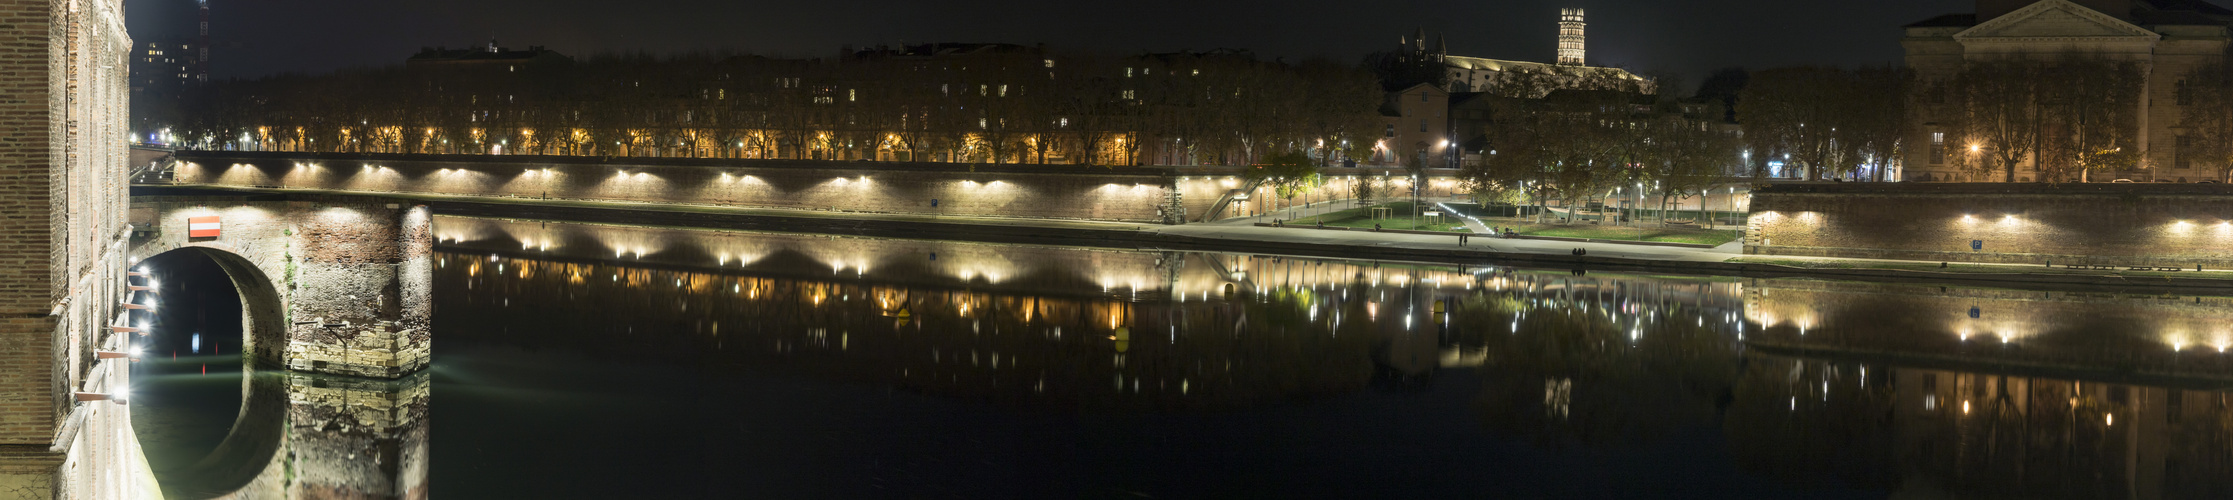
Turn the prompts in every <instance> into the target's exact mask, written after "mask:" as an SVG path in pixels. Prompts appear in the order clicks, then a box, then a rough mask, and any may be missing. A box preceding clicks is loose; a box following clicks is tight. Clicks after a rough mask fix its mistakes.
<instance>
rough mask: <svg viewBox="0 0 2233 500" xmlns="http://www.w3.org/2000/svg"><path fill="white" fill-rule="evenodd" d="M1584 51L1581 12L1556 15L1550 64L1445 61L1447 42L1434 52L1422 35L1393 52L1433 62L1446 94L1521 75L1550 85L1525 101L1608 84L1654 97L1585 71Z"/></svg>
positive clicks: (1604, 73)
mask: <svg viewBox="0 0 2233 500" xmlns="http://www.w3.org/2000/svg"><path fill="white" fill-rule="evenodd" d="M1585 49H1586V47H1585V45H1584V35H1583V23H1582V9H1562V10H1561V11H1560V14H1559V35H1558V53H1557V54H1556V56H1557V57H1556V62H1553V63H1539V62H1530V61H1507V60H1502V59H1489V58H1483V57H1467V56H1454V55H1450V46H1449V43H1448V39H1447V38H1445V37H1444V36H1443V35H1441V34H1436V35H1435V40H1434V48H1433V49H1428V48H1427V36H1426V30H1424V29H1422V30H1419V31H1418V32H1417V33H1416V34H1414V35H1412V36H1410V37H1405V38H1403V39H1402V40H1401V43H1400V45H1398V46H1397V50H1398V51H1399V52H1402V53H1405V54H1408V57H1414V58H1419V59H1423V60H1427V61H1434V62H1439V63H1441V65H1442V66H1443V70H1444V75H1445V76H1446V77H1447V78H1448V80H1447V83H1445V84H1444V86H1443V88H1442V90H1443V91H1444V92H1450V93H1463V92H1489V91H1492V90H1495V89H1497V88H1498V87H1499V86H1500V85H1505V84H1508V83H1511V80H1510V79H1511V77H1513V76H1514V75H1517V74H1522V73H1527V74H1534V75H1542V76H1544V77H1547V78H1546V79H1547V80H1549V81H1550V82H1551V84H1550V85H1544V86H1539V87H1538V88H1535V89H1531V90H1530V91H1529V93H1530V94H1532V95H1530V96H1529V97H1542V96H1543V95H1545V94H1549V93H1550V92H1551V91H1553V90H1558V89H1567V88H1582V87H1588V86H1598V85H1599V82H1602V81H1605V80H1614V81H1619V82H1625V84H1626V85H1634V86H1636V87H1638V88H1641V89H1642V91H1643V93H1646V94H1656V93H1658V86H1657V85H1655V84H1654V82H1652V80H1651V79H1649V78H1644V77H1642V76H1639V75H1637V74H1635V73H1631V72H1629V71H1628V70H1625V69H1620V68H1607V67H1596V66H1590V65H1588V56H1587V52H1586V50H1585Z"/></svg>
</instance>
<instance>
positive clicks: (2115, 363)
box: [276, 218, 2233, 498]
mask: <svg viewBox="0 0 2233 500" xmlns="http://www.w3.org/2000/svg"><path fill="white" fill-rule="evenodd" d="M437 233H438V236H439V237H440V238H441V239H442V240H443V247H442V248H443V250H444V251H443V252H442V253H439V254H438V255H437V256H436V269H435V287H436V299H437V301H438V309H437V315H438V316H437V318H436V322H435V329H436V335H439V336H442V340H443V342H442V343H441V346H442V347H439V348H438V349H441V351H439V352H437V353H436V361H435V368H434V370H433V372H434V374H433V375H432V376H431V380H432V381H431V383H430V382H428V381H427V380H428V379H427V378H419V379H417V381H406V382H402V383H397V384H390V385H378V384H374V385H373V386H365V387H359V386H356V385H345V384H342V385H336V383H329V385H327V386H323V387H321V386H319V385H318V384H317V383H316V382H315V381H303V380H300V379H301V377H292V378H290V379H289V380H288V384H287V391H289V394H290V398H291V399H289V407H288V408H289V411H288V417H287V420H288V426H287V427H286V428H287V429H288V433H289V434H288V437H287V439H288V443H289V444H288V445H287V446H288V453H286V454H284V455H283V456H286V457H290V458H287V459H286V460H288V461H289V463H288V465H287V467H291V469H284V470H292V471H294V472H293V474H295V476H293V477H295V478H296V479H294V481H296V482H297V484H300V485H305V486H291V487H288V488H291V489H284V490H276V491H285V492H287V493H289V494H292V495H295V496H316V495H310V493H312V492H317V491H326V490H317V489H315V488H313V487H311V486H306V485H311V484H315V485H347V486H346V491H351V492H357V493H361V494H364V495H369V496H413V495H416V496H424V495H425V494H426V492H427V491H429V490H431V489H441V490H442V491H444V495H446V496H449V495H455V496H464V497H500V496H512V497H536V498H549V497H577V498H580V497H590V498H595V497H708V496H735V495H737V494H739V492H749V494H751V495H758V496H770V497H805V496H821V497H832V496H834V497H888V496H903V497H915V496H955V497H1076V496H1088V497H1100V496H1107V497H1136V496H1157V497H1187V496H1224V497H1232V496H1253V497H1262V496H1310V497H1329V496H1330V497H1389V496H1396V497H1407V496H1408V497H1420V496H1424V497H1445V496H1449V497H1483V496H1488V497H1498V496H1506V497H1529V498H1534V497H1553V498H1563V497H1608V496H1665V497H1701V498H1730V497H1746V498H1758V497H1806V498H1884V497H1886V496H1888V495H1889V496H1898V497H1902V498H1910V497H1923V498H1938V497H1960V498H2096V497H2108V496H2116V497H2128V498H2222V497H2225V496H2227V495H2228V494H2229V493H2233V492H2229V491H2226V490H2227V489H2228V488H2229V487H2233V480H2228V479H2227V478H2228V477H2233V412H2229V411H2228V410H2227V409H2226V406H2225V404H2226V399H2227V398H2226V394H2225V393H2224V392H2222V391H2221V390H2219V389H2220V388H2222V387H2224V386H2225V385H2226V382H2228V381H2233V363H2229V361H2228V360H2227V358H2226V357H2225V356H2228V355H2221V354H2220V353H2219V351H2218V349H2216V345H2219V344H2223V343H2226V342H2228V341H2233V338H2229V337H2228V333H2227V330H2225V328H2226V325H2227V324H2228V323H2227V321H2226V320H2227V319H2228V318H2227V313H2226V312H2225V311H2227V310H2228V309H2233V307H2228V306H2233V304H2229V303H2227V299H2225V298H2222V297H2194V296H2163V295H2134V294H2123V293H2113V292H2089V293H2070V292H2059V291H2058V292H2039V291H2022V290H1999V289H1978V288H1941V287H1938V286H1920V285H1888V284H1868V283H1849V282H1826V281H1814V280H1792V279H1773V280H1769V279H1736V278H1707V277H1681V276H1640V275H1619V274H1606V273H1582V274H1577V273H1572V272H1568V271H1537V270H1526V269H1514V268H1508V267H1501V266H1486V265H1481V266H1461V265H1430V264H1405V263H1388V262H1367V261H1342V260H1323V259H1305V258H1288V257H1277V256H1261V255H1235V254H1216V253H1197V252H1164V251H1140V250H1110V249H1085V248H1068V247H1048V246H1028V245H998V244H982V243H965V242H946V241H921V240H893V239H876V238H858V237H837V236H821V235H797V234H770V233H740V232H722V231H692V230H671V229H653V228H638V227H619V226H601V225H583V224H560V223H542V222H517V221H497V220H485V219H466V218H438V219H437ZM431 386H439V387H431ZM431 389H440V391H433V390H431ZM436 392H439V393H441V394H443V395H444V396H443V398H444V399H443V406H444V410H443V415H444V419H445V420H444V422H445V423H444V427H443V429H445V430H444V431H443V432H445V434H442V435H441V436H439V437H441V441H442V442H441V444H440V445H439V446H432V445H430V443H431V442H432V441H434V439H433V438H434V437H435V436H434V435H432V434H430V433H429V431H428V429H429V427H428V426H427V424H426V414H427V413H426V412H427V410H426V408H427V405H428V402H429V401H431V399H430V398H429V396H428V395H429V394H431V393H436ZM433 450H441V451H442V452H443V453H444V456H443V457H442V458H441V459H440V460H433V459H430V458H429V455H428V452H430V451H433ZM283 477H284V476H283ZM1357 478H1374V479H1375V480H1366V481H1360V480H1357ZM430 483H442V484H441V485H440V487H439V488H430V487H428V484H430ZM319 487H326V486H319ZM336 488H340V487H338V486H336ZM332 491H342V490H332ZM323 494H324V493H320V495H323Z"/></svg>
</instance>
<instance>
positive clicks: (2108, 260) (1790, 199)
mask: <svg viewBox="0 0 2233 500" xmlns="http://www.w3.org/2000/svg"><path fill="white" fill-rule="evenodd" d="M1972 241H1977V242H1980V243H1979V248H1976V249H1972V248H1971V242H1972ZM1744 242H1745V253H1750V254H1759V255H1814V256H1831V257H1855V258H1884V259H1914V260H1944V261H1958V262H2001V263H2026V264H2045V263H2046V262H2048V261H2055V263H2056V264H2058V265H2060V264H2064V263H2098V264H2103V265H2137V264H2150V265H2164V266H2180V267H2186V268H2189V269H2191V268H2193V267H2194V266H2195V265H2196V264H2201V265H2204V266H2206V267H2210V268H2219V269H2222V268H2227V267H2233V187H2227V186H2225V185H2221V184H2178V185H2162V184H2137V183H2135V184H2021V183H2019V184H1938V183H1932V184H1906V183H1899V184H1881V185H1864V184H1790V185H1776V186H1772V187H1766V188H1761V189H1758V190H1755V191H1754V192H1753V201H1752V215H1751V220H1750V223H1749V226H1748V228H1747V230H1746V233H1745V239H1744Z"/></svg>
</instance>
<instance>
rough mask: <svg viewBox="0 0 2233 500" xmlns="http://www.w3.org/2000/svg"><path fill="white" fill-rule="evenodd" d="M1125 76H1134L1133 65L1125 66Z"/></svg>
mask: <svg viewBox="0 0 2233 500" xmlns="http://www.w3.org/2000/svg"><path fill="white" fill-rule="evenodd" d="M1124 77H1125V78H1131V77H1132V67H1131V66H1125V67H1124Z"/></svg>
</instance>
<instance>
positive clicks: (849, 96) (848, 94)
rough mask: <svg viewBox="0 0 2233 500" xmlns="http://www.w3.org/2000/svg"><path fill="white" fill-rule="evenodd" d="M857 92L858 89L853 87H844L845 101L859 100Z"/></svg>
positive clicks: (859, 96)
mask: <svg viewBox="0 0 2233 500" xmlns="http://www.w3.org/2000/svg"><path fill="white" fill-rule="evenodd" d="M859 92H860V91H858V90H854V89H845V102H854V101H859V100H861V95H860V93H859Z"/></svg>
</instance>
